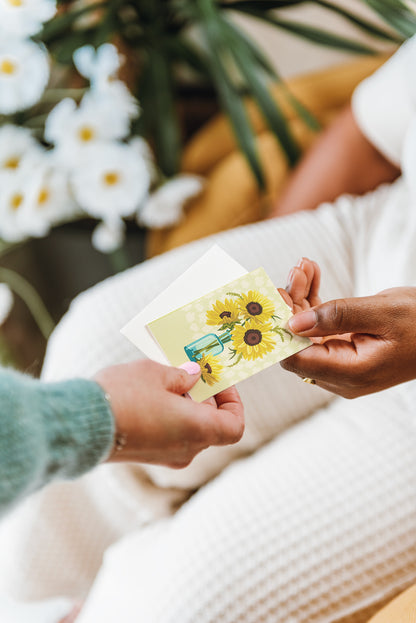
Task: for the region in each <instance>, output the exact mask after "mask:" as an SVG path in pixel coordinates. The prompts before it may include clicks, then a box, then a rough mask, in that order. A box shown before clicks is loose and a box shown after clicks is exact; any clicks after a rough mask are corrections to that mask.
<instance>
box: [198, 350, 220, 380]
mask: <svg viewBox="0 0 416 623" xmlns="http://www.w3.org/2000/svg"><path fill="white" fill-rule="evenodd" d="M198 363H199V365H200V366H201V379H202V380H203V381H204V383H207V385H214V383H218V381H220V380H221V372H222V370H223V368H224V366H222V365H221V364H220V363H218V361H217V359H216V357H212V356H211V355H202V357H201V359H198Z"/></svg>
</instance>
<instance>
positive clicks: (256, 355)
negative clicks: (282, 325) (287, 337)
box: [232, 320, 276, 360]
mask: <svg viewBox="0 0 416 623" xmlns="http://www.w3.org/2000/svg"><path fill="white" fill-rule="evenodd" d="M232 333H233V348H234V350H235V353H236V354H237V355H240V356H241V357H243V358H244V359H248V360H250V359H251V360H254V359H263V355H266V354H267V353H270V352H272V350H274V348H275V346H276V342H275V340H274V338H275V335H274V334H273V333H272V325H271V324H269V323H266V324H263V325H260V324H259V323H257V322H255V321H253V320H249V321H247V322H246V323H245V325H244V326H240V325H237V326H236V327H234V329H233V332H232Z"/></svg>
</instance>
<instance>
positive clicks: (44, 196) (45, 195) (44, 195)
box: [38, 188, 51, 206]
mask: <svg viewBox="0 0 416 623" xmlns="http://www.w3.org/2000/svg"><path fill="white" fill-rule="evenodd" d="M50 196H51V195H50V192H49V190H48V189H47V188H42V189H41V191H40V192H39V195H38V205H39V206H43V205H44V204H45V203H46V202H47V201H48V200H49V197H50Z"/></svg>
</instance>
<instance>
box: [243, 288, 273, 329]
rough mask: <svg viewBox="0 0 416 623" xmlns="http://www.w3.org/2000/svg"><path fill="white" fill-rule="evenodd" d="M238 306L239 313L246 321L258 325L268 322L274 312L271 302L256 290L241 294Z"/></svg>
mask: <svg viewBox="0 0 416 623" xmlns="http://www.w3.org/2000/svg"><path fill="white" fill-rule="evenodd" d="M238 306H239V308H240V313H241V314H242V316H243V317H244V318H245V319H246V320H253V321H254V322H256V323H258V324H262V323H263V322H267V321H268V320H270V319H271V317H272V316H273V314H274V312H275V306H274V305H273V303H272V301H271V300H270V299H268V298H267V297H266V296H263V294H260V292H257V291H256V290H250V291H249V292H247V294H242V295H241V298H240V300H239V301H238Z"/></svg>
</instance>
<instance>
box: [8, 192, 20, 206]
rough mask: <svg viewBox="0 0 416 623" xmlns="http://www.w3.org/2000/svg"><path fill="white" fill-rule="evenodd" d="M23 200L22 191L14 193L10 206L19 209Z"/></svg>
mask: <svg viewBox="0 0 416 623" xmlns="http://www.w3.org/2000/svg"><path fill="white" fill-rule="evenodd" d="M22 201H23V195H21V194H20V193H16V194H15V195H13V197H12V198H11V199H10V206H11V208H12V210H17V209H18V208H19V207H20V206H21V204H22Z"/></svg>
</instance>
